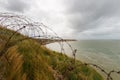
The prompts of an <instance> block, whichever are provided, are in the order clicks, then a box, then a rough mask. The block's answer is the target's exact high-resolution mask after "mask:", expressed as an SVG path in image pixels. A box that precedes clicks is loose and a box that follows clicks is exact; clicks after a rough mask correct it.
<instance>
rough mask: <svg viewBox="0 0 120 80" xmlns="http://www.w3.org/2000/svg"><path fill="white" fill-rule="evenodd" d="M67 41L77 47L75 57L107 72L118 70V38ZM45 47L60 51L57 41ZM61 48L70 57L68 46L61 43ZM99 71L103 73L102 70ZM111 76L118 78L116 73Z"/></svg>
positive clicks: (117, 79) (119, 52) (119, 59)
mask: <svg viewBox="0 0 120 80" xmlns="http://www.w3.org/2000/svg"><path fill="white" fill-rule="evenodd" d="M69 43H70V44H71V45H72V47H73V48H74V49H77V53H76V58H77V59H78V60H80V61H82V62H87V63H93V64H97V65H99V66H100V67H101V68H103V69H104V70H106V71H107V72H109V71H111V70H116V71H120V40H80V41H73V42H69ZM47 47H48V48H50V49H53V50H56V51H59V52H60V51H61V47H60V45H59V44H58V43H52V44H49V45H47ZM63 48H64V50H65V52H64V53H66V54H67V55H68V56H70V57H72V53H71V49H70V48H69V46H68V45H67V44H65V43H63ZM98 71H99V70H98ZM99 72H100V71H99ZM100 73H101V74H102V75H104V74H103V73H102V72H100ZM104 77H105V76H104ZM112 77H113V80H120V75H118V74H112Z"/></svg>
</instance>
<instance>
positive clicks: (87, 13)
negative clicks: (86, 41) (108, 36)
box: [65, 0, 120, 32]
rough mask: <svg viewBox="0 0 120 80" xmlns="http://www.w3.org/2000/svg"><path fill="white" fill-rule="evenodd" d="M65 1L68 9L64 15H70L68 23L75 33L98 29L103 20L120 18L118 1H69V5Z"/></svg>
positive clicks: (119, 2)
mask: <svg viewBox="0 0 120 80" xmlns="http://www.w3.org/2000/svg"><path fill="white" fill-rule="evenodd" d="M67 1H68V0H67ZM67 1H66V2H65V5H67V7H68V8H67V9H68V10H67V12H66V14H67V15H70V16H68V20H69V23H70V24H71V27H72V28H73V29H74V30H75V31H77V32H82V31H84V30H88V29H91V28H95V27H98V26H99V25H101V24H102V22H104V19H105V20H109V18H111V17H114V16H118V17H120V16H119V13H120V10H119V7H120V5H119V4H120V1H119V0H69V1H68V2H69V3H67ZM76 14H77V15H76ZM71 15H72V16H74V17H71ZM80 16H81V17H80ZM106 18H107V19H106Z"/></svg>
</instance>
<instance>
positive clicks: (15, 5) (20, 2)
mask: <svg viewBox="0 0 120 80" xmlns="http://www.w3.org/2000/svg"><path fill="white" fill-rule="evenodd" d="M26 1H27V0H7V3H6V5H4V7H5V8H6V9H7V10H9V11H16V12H24V11H25V10H27V9H29V8H30V5H29V4H28V3H27V2H26Z"/></svg>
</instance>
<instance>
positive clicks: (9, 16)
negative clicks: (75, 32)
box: [0, 13, 120, 80]
mask: <svg viewBox="0 0 120 80" xmlns="http://www.w3.org/2000/svg"><path fill="white" fill-rule="evenodd" d="M0 25H1V27H3V28H7V29H10V30H13V31H14V32H13V33H12V34H11V35H10V36H9V38H8V39H7V41H6V43H5V45H4V47H3V49H2V50H1V51H0V57H1V56H2V55H3V54H4V53H5V51H6V50H7V49H8V44H9V42H10V41H11V39H12V38H13V37H14V36H15V35H17V34H18V33H19V34H22V35H23V36H24V37H23V38H19V39H18V40H14V42H13V43H14V44H13V45H15V44H16V43H18V42H21V41H23V40H26V39H34V40H36V41H38V42H40V45H45V44H49V43H52V42H57V43H58V44H59V45H60V48H61V53H64V54H65V53H66V52H65V49H64V43H65V44H67V45H68V47H69V48H70V50H71V54H72V55H73V59H74V65H76V64H75V63H76V52H77V49H73V47H72V46H71V44H69V43H68V41H66V40H64V39H63V38H61V37H59V36H58V35H57V33H56V32H54V31H53V30H52V29H51V28H49V27H48V26H46V25H44V24H43V23H39V22H34V21H33V20H31V19H29V18H27V17H25V16H23V15H17V14H14V13H0ZM6 33H7V32H6ZM6 33H5V32H4V34H6ZM63 42H64V43H63ZM13 45H12V46H13ZM64 61H66V60H64ZM71 65H73V64H71ZM81 65H86V66H88V65H89V66H93V67H95V68H97V69H99V70H100V71H101V72H103V73H104V74H105V75H106V80H113V78H112V77H111V75H112V74H113V73H116V74H120V71H116V70H111V71H109V72H107V71H106V70H104V69H103V68H101V67H100V66H98V65H96V64H92V63H83V64H80V65H78V67H79V66H81ZM71 70H72V69H71Z"/></svg>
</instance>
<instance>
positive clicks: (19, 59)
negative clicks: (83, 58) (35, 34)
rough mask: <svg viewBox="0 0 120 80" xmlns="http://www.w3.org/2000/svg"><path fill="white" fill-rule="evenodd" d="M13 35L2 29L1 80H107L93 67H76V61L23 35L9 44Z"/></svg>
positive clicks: (9, 31) (18, 35)
mask: <svg viewBox="0 0 120 80" xmlns="http://www.w3.org/2000/svg"><path fill="white" fill-rule="evenodd" d="M13 33H15V32H14V31H12V30H8V29H5V28H2V27H0V52H1V53H0V55H1V56H0V80H103V78H102V76H101V75H99V73H97V72H96V71H95V70H94V69H93V68H91V67H90V66H85V65H82V63H81V62H80V61H77V62H76V64H74V63H73V62H74V60H73V59H72V58H69V57H67V56H66V55H63V54H61V53H58V52H55V51H51V50H49V49H47V48H46V47H45V46H44V45H40V43H38V42H36V41H35V40H34V39H24V38H27V37H26V36H23V35H22V34H20V33H16V34H15V35H14V36H13V37H12V38H11V40H10V41H9V42H8V40H9V37H10V36H11V35H12V34H13ZM22 39H23V40H22ZM6 42H8V44H7V45H6ZM4 46H5V47H4ZM77 65H80V66H79V67H78V66H77Z"/></svg>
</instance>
